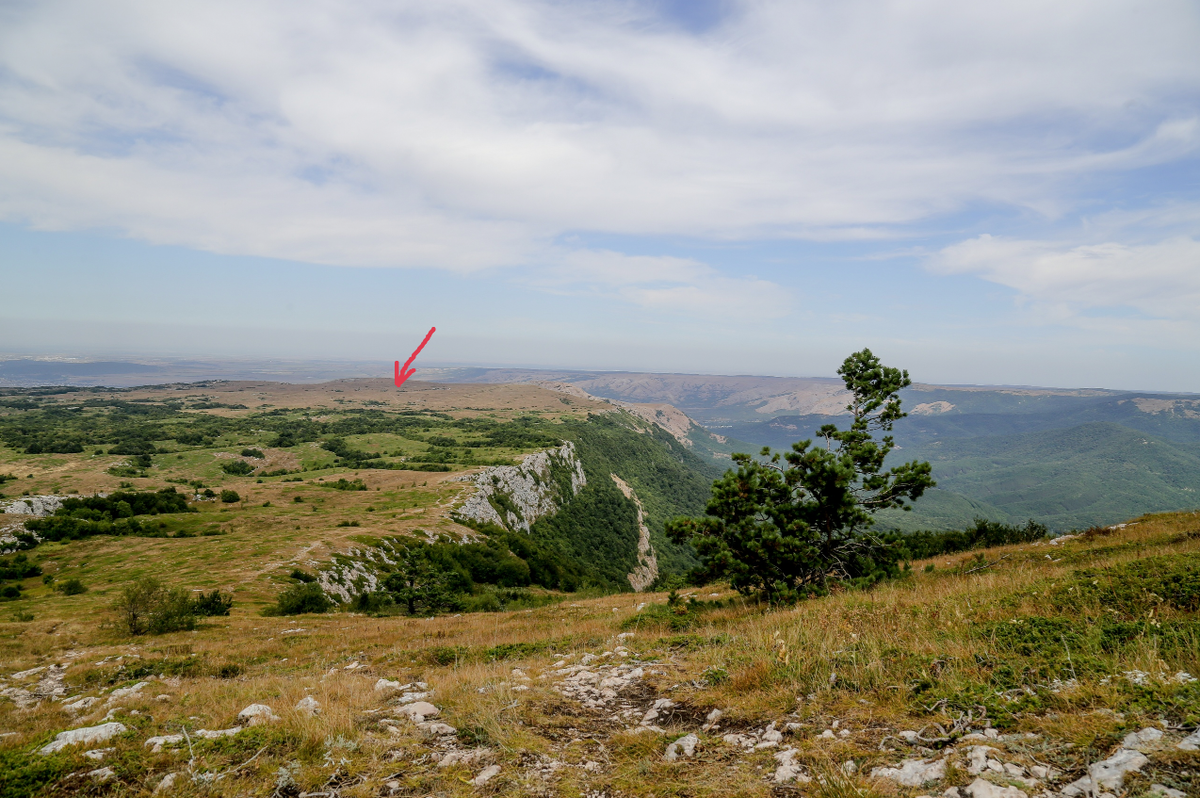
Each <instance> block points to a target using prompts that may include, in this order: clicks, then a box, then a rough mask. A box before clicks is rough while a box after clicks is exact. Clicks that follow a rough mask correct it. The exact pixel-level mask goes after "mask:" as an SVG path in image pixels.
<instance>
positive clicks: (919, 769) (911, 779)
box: [871, 759, 946, 787]
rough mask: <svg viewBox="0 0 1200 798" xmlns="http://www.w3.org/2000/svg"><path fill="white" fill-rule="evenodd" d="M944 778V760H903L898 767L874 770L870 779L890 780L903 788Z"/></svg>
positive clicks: (918, 785)
mask: <svg viewBox="0 0 1200 798" xmlns="http://www.w3.org/2000/svg"><path fill="white" fill-rule="evenodd" d="M945 776H946V760H944V759H937V760H934V761H932V762H926V761H925V760H922V759H905V760H904V761H902V762H901V763H900V766H899V767H894V768H874V769H872V770H871V777H872V778H877V779H890V780H891V781H894V782H896V783H897V784H900V785H903V786H905V787H920V786H921V785H922V784H924V783H926V782H929V781H939V780H941V779H942V778H944V777H945Z"/></svg>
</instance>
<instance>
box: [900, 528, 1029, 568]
mask: <svg viewBox="0 0 1200 798" xmlns="http://www.w3.org/2000/svg"><path fill="white" fill-rule="evenodd" d="M1049 533H1050V530H1049V529H1047V528H1046V527H1045V526H1044V525H1043V524H1039V523H1037V522H1036V521H1034V520H1032V519H1030V520H1029V521H1026V522H1025V523H1024V524H1023V525H1021V526H1012V525H1010V524H1002V523H999V522H998V521H988V520H987V519H984V518H976V519H975V525H974V526H972V527H969V528H967V529H964V530H962V531H957V530H949V531H944V532H913V533H911V534H908V535H906V534H903V533H901V532H889V533H887V534H886V535H883V536H882V539H883V540H884V542H886V543H888V544H889V545H891V546H892V547H894V548H895V550H896V553H897V555H898V556H899V557H900V558H901V559H904V560H924V559H928V558H929V557H938V556H940V555H943V554H954V553H956V552H960V551H971V550H972V549H986V548H991V547H993V546H1007V545H1009V544H1012V543H1032V542H1033V541H1035V540H1043V539H1045V538H1046V537H1047V536H1048V535H1049Z"/></svg>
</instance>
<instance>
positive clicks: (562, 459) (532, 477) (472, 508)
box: [458, 442, 587, 532]
mask: <svg viewBox="0 0 1200 798" xmlns="http://www.w3.org/2000/svg"><path fill="white" fill-rule="evenodd" d="M552 467H554V468H566V469H567V470H568V471H569V473H570V477H571V494H572V496H574V495H575V494H578V493H579V491H581V490H583V488H584V486H585V485H587V477H586V476H584V473H583V464H582V463H581V462H580V461H579V457H578V456H577V455H576V454H575V445H574V444H573V443H571V442H567V443H564V444H563V445H562V446H560V447H558V448H557V449H548V450H546V451H544V452H537V453H536V454H531V455H528V456H527V457H526V458H525V459H524V460H523V461H522V462H521V465H519V466H495V467H492V468H485V469H483V470H482V471H481V472H479V473H478V474H474V475H472V476H469V477H466V478H465V479H468V480H470V482H471V483H472V484H473V485H474V486H475V488H476V490H475V493H473V494H472V495H471V496H470V497H469V498H468V499H467V501H466V502H465V503H464V504H463V506H462V507H460V508H459V509H458V515H460V516H462V517H463V518H467V519H470V520H473V521H479V522H484V523H486V522H491V523H493V524H496V525H497V526H502V527H507V528H509V529H514V530H515V529H519V530H521V531H523V532H528V531H529V526H530V524H532V523H533V522H534V521H536V520H537V519H539V518H541V517H542V516H546V515H552V514H554V513H556V512H558V500H559V499H560V498H570V497H560V496H559V495H558V482H557V481H556V480H555V479H553V478H552V475H551V468H552ZM496 493H501V494H504V495H507V496H508V498H509V499H510V500H511V503H512V505H513V506H515V507H516V509H517V513H514V512H512V511H509V510H505V511H504V517H503V518H502V517H501V516H500V514H499V513H498V512H497V511H496V508H495V507H493V506H492V503H491V501H489V499H490V498H491V496H492V495H493V494H496Z"/></svg>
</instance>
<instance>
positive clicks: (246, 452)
mask: <svg viewBox="0 0 1200 798" xmlns="http://www.w3.org/2000/svg"><path fill="white" fill-rule="evenodd" d="M242 457H253V458H254V459H256V460H264V459H266V455H265V454H263V453H262V452H260V451H259V450H258V449H242Z"/></svg>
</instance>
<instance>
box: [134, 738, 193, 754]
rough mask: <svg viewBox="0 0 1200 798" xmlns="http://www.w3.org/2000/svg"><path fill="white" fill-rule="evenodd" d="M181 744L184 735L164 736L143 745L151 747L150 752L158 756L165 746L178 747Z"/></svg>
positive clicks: (151, 739) (147, 741) (149, 740)
mask: <svg viewBox="0 0 1200 798" xmlns="http://www.w3.org/2000/svg"><path fill="white" fill-rule="evenodd" d="M181 742H183V735H182V734H163V735H159V736H158V737H151V738H150V739H148V740H146V742H145V743H143V745H145V746H150V752H151V753H154V754H157V753H159V752H160V751H162V747H163V746H164V745H176V744H178V743H181Z"/></svg>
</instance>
